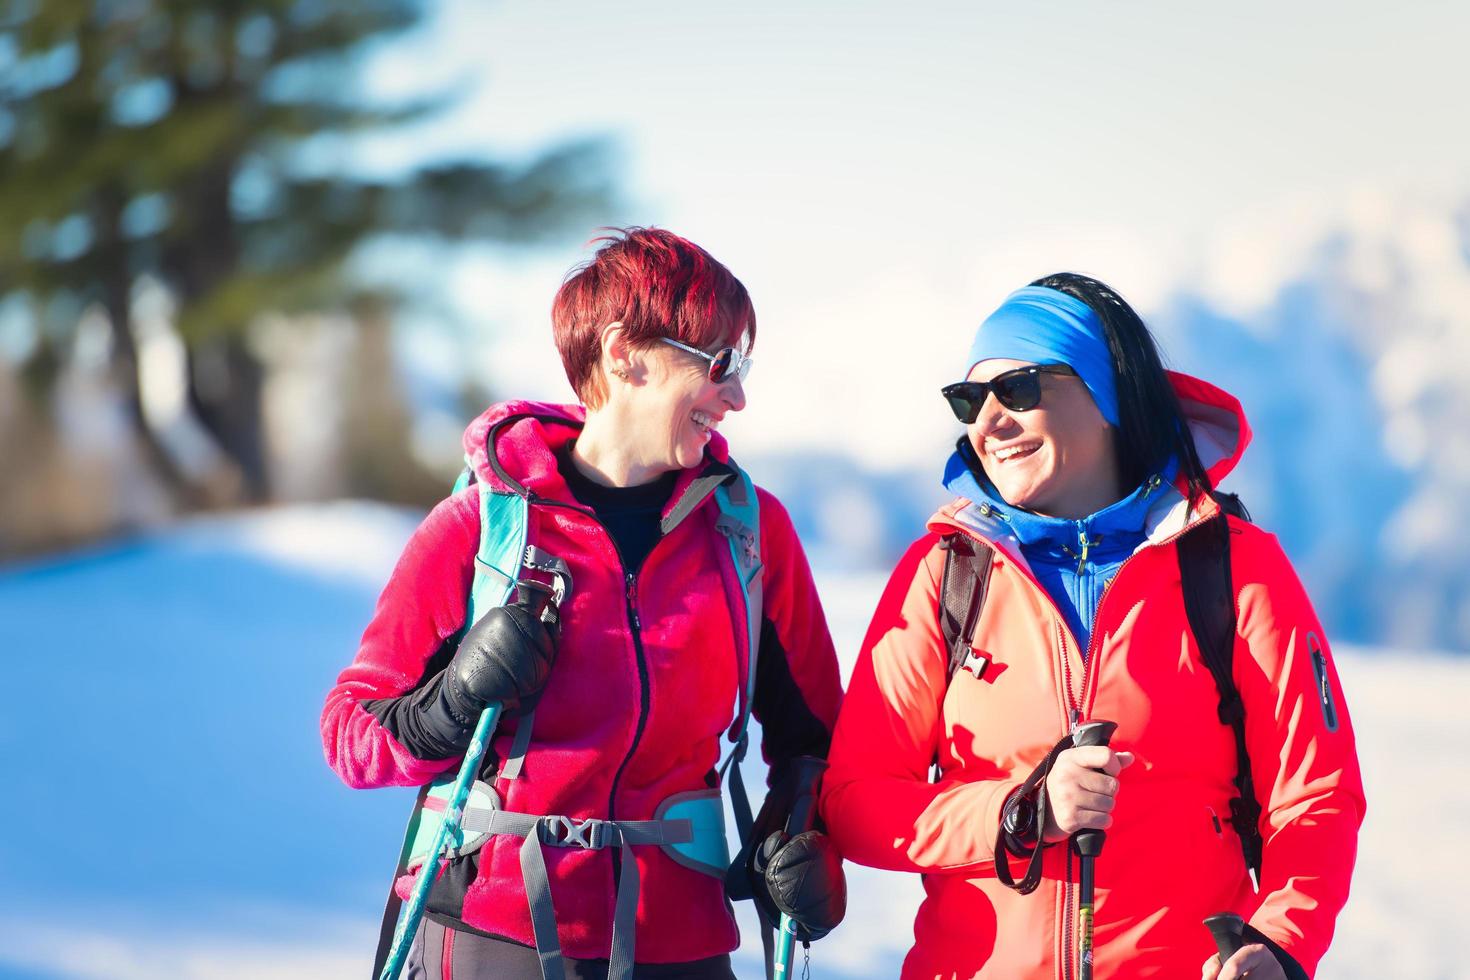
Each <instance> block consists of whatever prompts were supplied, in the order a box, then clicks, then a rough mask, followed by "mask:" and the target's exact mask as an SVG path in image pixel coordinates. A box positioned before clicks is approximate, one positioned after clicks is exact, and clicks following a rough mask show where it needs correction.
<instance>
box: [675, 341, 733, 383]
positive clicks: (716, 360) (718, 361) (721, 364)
mask: <svg viewBox="0 0 1470 980" xmlns="http://www.w3.org/2000/svg"><path fill="white" fill-rule="evenodd" d="M659 340H662V341H663V342H664V343H666V344H668V345H669V346H670V347H677V348H679V349H680V350H682V351H687V352H688V353H690V354H694V355H696V356H698V357H702V358H704V359H705V360H706V361H709V379H710V380H711V381H713V382H714V383H715V384H719V383H720V382H721V381H729V380H730V378H731V377H735V378H739V379H740V380H741V381H744V380H745V379H746V378H747V377H749V376H750V365H751V359H750V357H749V356H748V355H745V354H742V353H741V352H740V351H739V350H738V349H737V348H734V347H721V348H720V349H719V350H717V351H715V352H714V353H713V354H706V353H705V352H704V351H702V350H700V349H699V348H698V347H690V346H689V345H688V344H681V343H679V342H678V341H677V340H674V339H673V338H672V337H660V338H659Z"/></svg>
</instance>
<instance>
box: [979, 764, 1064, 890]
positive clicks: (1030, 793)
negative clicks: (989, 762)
mask: <svg viewBox="0 0 1470 980" xmlns="http://www.w3.org/2000/svg"><path fill="white" fill-rule="evenodd" d="M1072 744H1073V741H1072V736H1071V735H1063V736H1062V738H1061V740H1060V741H1059V742H1057V744H1056V745H1053V746H1052V748H1051V751H1050V752H1048V753H1047V754H1046V758H1045V759H1042V760H1041V764H1040V765H1038V766H1037V767H1036V768H1035V769H1034V770H1032V772H1031V775H1029V776H1027V777H1026V781H1025V782H1023V783H1022V784H1021V786H1020V788H1019V789H1017V790H1016V791H1015V793H1014V794H1013V795H1014V796H1025V797H1032V798H1034V799H1035V800H1036V806H1035V812H1036V817H1035V820H1036V823H1035V825H1034V832H1035V836H1036V845H1035V847H1033V848H1032V849H1031V852H1030V856H1029V860H1028V861H1027V862H1026V873H1025V874H1024V875H1023V876H1022V877H1021V878H1020V879H1019V880H1017V879H1016V878H1015V877H1014V876H1013V875H1012V874H1011V859H1010V855H1009V851H1010V845H1009V843H1008V842H1007V840H1006V828H1005V821H1004V820H1002V821H1001V823H1000V825H999V826H998V827H997V828H996V832H995V876H996V878H998V879H999V880H1000V883H1001V884H1002V885H1005V886H1006V887H1007V888H1014V889H1015V890H1016V891H1018V892H1020V893H1021V894H1022V895H1029V894H1031V893H1032V892H1034V891H1035V890H1036V886H1037V885H1039V884H1041V852H1042V849H1043V848H1044V847H1045V846H1046V844H1045V843H1044V841H1045V839H1046V838H1045V832H1046V818H1047V814H1048V812H1049V807H1050V804H1049V803H1048V801H1047V796H1046V777H1047V776H1049V775H1051V770H1052V767H1053V766H1055V765H1056V762H1057V756H1059V755H1061V754H1062V753H1063V752H1065V751H1066V750H1067V749H1070V748H1071V747H1072Z"/></svg>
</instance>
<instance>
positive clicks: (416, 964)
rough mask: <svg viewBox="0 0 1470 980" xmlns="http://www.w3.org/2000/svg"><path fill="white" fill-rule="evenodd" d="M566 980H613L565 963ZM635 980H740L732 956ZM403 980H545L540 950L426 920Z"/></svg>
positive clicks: (602, 969) (598, 967)
mask: <svg viewBox="0 0 1470 980" xmlns="http://www.w3.org/2000/svg"><path fill="white" fill-rule="evenodd" d="M564 962H565V963H566V968H567V976H566V980H607V960H574V959H571V958H565V959H564ZM633 977H634V980H735V974H734V972H733V971H732V970H731V969H730V957H729V956H728V955H722V956H711V957H710V958H709V959H704V960H695V961H694V962H692V963H637V964H635V965H634V967H633ZM403 980H541V961H540V959H539V958H538V957H537V956H536V951H535V950H534V949H529V948H527V947H525V946H522V945H520V944H519V943H513V942H510V941H508V940H504V939H490V938H488V937H486V936H478V935H476V934H475V933H472V932H460V931H457V930H454V929H447V928H445V927H444V926H443V925H441V924H439V923H438V922H435V921H434V920H432V919H429V918H425V919H424V920H423V924H422V925H420V926H419V932H418V935H417V936H415V937H414V940H413V948H412V949H410V950H409V953H408V961H407V962H406V963H405V964H404V968H403Z"/></svg>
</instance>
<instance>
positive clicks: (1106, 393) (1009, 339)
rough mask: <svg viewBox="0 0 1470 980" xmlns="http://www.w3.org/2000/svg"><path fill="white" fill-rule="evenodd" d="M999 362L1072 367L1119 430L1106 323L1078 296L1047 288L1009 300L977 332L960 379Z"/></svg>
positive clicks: (1024, 291) (1023, 291) (1025, 290)
mask: <svg viewBox="0 0 1470 980" xmlns="http://www.w3.org/2000/svg"><path fill="white" fill-rule="evenodd" d="M997 357H999V358H1007V359H1011V360H1017V361H1025V362H1027V363H1028V364H1065V365H1067V366H1068V367H1070V368H1071V369H1072V370H1073V371H1076V372H1077V376H1078V377H1079V378H1081V379H1082V383H1083V384H1085V385H1087V390H1088V391H1089V392H1091V394H1092V400H1093V403H1094V404H1096V405H1097V410H1098V411H1099V412H1101V413H1102V417H1103V418H1105V419H1107V420H1108V422H1109V423H1111V424H1112V425H1117V424H1118V392H1117V386H1116V384H1115V383H1114V381H1113V358H1112V355H1110V354H1109V353H1108V341H1107V338H1106V336H1104V334H1103V327H1102V320H1100V319H1099V318H1098V315H1097V313H1096V311H1094V310H1093V308H1092V307H1090V306H1088V305H1087V304H1086V303H1084V302H1082V301H1081V300H1080V299H1077V298H1076V297H1075V296H1070V295H1068V294H1067V293H1064V292H1062V291H1060V290H1057V289H1048V288H1046V287H1045V286H1026V287H1024V288H1022V289H1018V290H1016V291H1015V292H1014V293H1011V295H1009V296H1007V297H1006V300H1005V302H1004V303H1002V304H1000V308H999V309H997V310H996V311H995V312H994V313H992V314H990V316H988V317H986V318H985V322H984V323H982V324H980V329H979V330H977V331H976V332H975V339H974V341H973V342H972V343H971V344H970V354H969V357H968V358H967V360H966V361H965V372H964V374H962V375H961V377H964V378H968V377H969V376H970V371H971V370H972V369H973V368H974V367H975V365H976V364H979V363H980V362H981V361H986V360H990V359H991V358H997Z"/></svg>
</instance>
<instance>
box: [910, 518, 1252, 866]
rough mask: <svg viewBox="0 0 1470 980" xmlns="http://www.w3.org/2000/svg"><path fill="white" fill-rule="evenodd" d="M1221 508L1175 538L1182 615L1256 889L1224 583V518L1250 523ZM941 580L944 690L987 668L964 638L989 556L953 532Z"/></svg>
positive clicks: (1229, 601)
mask: <svg viewBox="0 0 1470 980" xmlns="http://www.w3.org/2000/svg"><path fill="white" fill-rule="evenodd" d="M1210 496H1211V498H1213V499H1214V501H1215V502H1216V503H1217V504H1219V505H1220V510H1221V515H1220V517H1219V519H1218V520H1217V519H1214V518H1211V519H1209V520H1206V521H1204V522H1203V523H1201V524H1198V525H1196V526H1195V527H1193V528H1191V529H1190V530H1188V531H1186V532H1185V533H1184V534H1183V535H1181V536H1180V537H1179V539H1178V541H1177V542H1176V543H1175V547H1176V550H1177V552H1178V555H1179V575H1180V579H1181V581H1182V588H1183V593H1184V610H1185V614H1186V615H1187V616H1188V619H1189V629H1190V632H1192V633H1193V634H1194V638H1195V643H1196V644H1197V645H1198V646H1199V650H1200V656H1201V658H1202V659H1203V660H1204V663H1205V666H1206V667H1207V668H1209V671H1210V675H1211V676H1212V677H1214V679H1215V687H1216V688H1217V689H1218V691H1219V693H1220V705H1219V708H1218V711H1217V713H1218V715H1219V718H1220V722H1221V723H1222V724H1225V725H1229V726H1230V728H1231V730H1232V731H1233V732H1234V733H1235V758H1236V772H1235V779H1234V782H1235V790H1236V797H1235V798H1234V799H1232V800H1231V801H1230V824H1231V826H1232V827H1234V828H1235V832H1236V835H1237V836H1238V837H1239V838H1240V849H1241V852H1242V854H1243V855H1244V856H1245V863H1246V867H1247V868H1249V869H1250V872H1251V874H1252V876H1253V877H1254V878H1255V880H1256V881H1259V880H1260V875H1261V850H1262V840H1261V829H1260V817H1261V804H1260V802H1259V801H1258V800H1257V799H1256V794H1255V788H1254V785H1253V784H1252V782H1251V763H1250V755H1249V753H1248V752H1247V750H1246V742H1245V703H1244V702H1243V701H1241V698H1240V690H1239V689H1238V688H1237V687H1236V686H1235V678H1234V676H1233V674H1232V671H1231V668H1232V665H1233V659H1234V653H1235V627H1236V611H1235V590H1234V588H1233V586H1232V584H1231V578H1230V529H1229V525H1228V524H1227V522H1226V520H1225V515H1226V514H1228V515H1230V516H1232V517H1236V518H1239V519H1240V520H1243V521H1249V520H1250V514H1249V513H1248V512H1247V511H1246V509H1245V505H1244V504H1243V503H1241V500H1240V498H1239V497H1238V496H1236V495H1235V494H1233V493H1220V492H1212V493H1211V494H1210ZM940 547H941V548H943V549H944V572H943V575H942V577H941V578H940V586H939V597H940V604H939V626H940V632H942V633H943V634H944V645H945V648H946V650H947V651H948V654H949V660H948V672H947V673H946V675H945V684H946V685H948V684H949V682H950V681H952V680H953V679H954V675H955V671H957V670H969V671H970V672H971V673H973V674H975V675H976V676H977V677H978V676H979V675H980V673H981V672H983V671H984V669H985V665H986V663H987V661H986V660H985V659H984V658H983V657H980V656H978V655H977V654H975V653H974V652H973V651H972V650H971V648H970V637H971V635H972V634H973V633H974V630H975V624H976V622H977V621H978V620H979V618H980V609H981V607H982V606H983V605H984V604H985V594H986V591H987V589H988V588H989V584H990V570H991V566H992V559H993V551H994V549H993V548H992V547H991V546H990V545H989V544H987V543H985V542H983V541H976V540H975V539H973V538H971V537H969V536H968V535H964V534H961V533H959V532H955V533H953V534H949V535H946V536H945V537H944V538H942V539H941V540H940Z"/></svg>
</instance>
